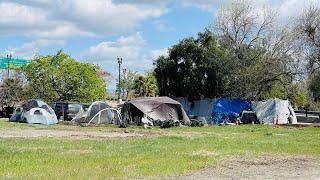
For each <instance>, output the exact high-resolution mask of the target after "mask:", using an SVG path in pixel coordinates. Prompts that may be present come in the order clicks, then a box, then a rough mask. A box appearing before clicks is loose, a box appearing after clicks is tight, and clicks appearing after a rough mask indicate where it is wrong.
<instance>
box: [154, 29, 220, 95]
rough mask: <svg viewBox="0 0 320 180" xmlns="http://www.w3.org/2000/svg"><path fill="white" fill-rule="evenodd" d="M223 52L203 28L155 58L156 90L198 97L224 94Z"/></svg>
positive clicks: (160, 92) (161, 92)
mask: <svg viewBox="0 0 320 180" xmlns="http://www.w3.org/2000/svg"><path fill="white" fill-rule="evenodd" d="M224 55H225V54H224V52H223V51H222V50H221V49H220V48H219V47H218V46H217V42H216V37H215V35H214V34H213V33H211V32H210V31H208V30H206V31H205V32H202V33H199V34H198V37H197V38H196V39H195V38H193V37H191V38H186V39H183V40H182V41H180V42H179V43H178V44H176V45H174V46H172V47H171V48H170V49H169V56H168V57H164V56H161V57H159V58H158V59H157V60H156V61H155V63H154V64H155V66H156V68H155V75H156V78H157V82H158V87H159V94H160V95H167V96H176V97H188V98H189V99H200V98H201V97H211V98H213V97H215V96H221V95H223V94H224V92H225V91H224V90H225V78H224V76H223V75H224V74H225V70H226V69H225V68H224V63H225V62H224V58H225V57H224Z"/></svg>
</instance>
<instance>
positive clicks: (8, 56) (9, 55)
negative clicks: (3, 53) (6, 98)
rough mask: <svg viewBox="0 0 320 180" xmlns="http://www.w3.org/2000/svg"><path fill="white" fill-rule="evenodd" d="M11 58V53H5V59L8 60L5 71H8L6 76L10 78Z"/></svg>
mask: <svg viewBox="0 0 320 180" xmlns="http://www.w3.org/2000/svg"><path fill="white" fill-rule="evenodd" d="M11 58H12V54H7V61H8V67H7V71H8V72H7V73H8V78H10V60H11Z"/></svg>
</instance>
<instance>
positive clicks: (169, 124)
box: [160, 119, 180, 128]
mask: <svg viewBox="0 0 320 180" xmlns="http://www.w3.org/2000/svg"><path fill="white" fill-rule="evenodd" d="M161 123H162V124H161V126H160V127H161V128H171V127H176V126H179V125H180V123H179V122H176V121H175V120H172V119H168V120H164V121H162V122H161Z"/></svg>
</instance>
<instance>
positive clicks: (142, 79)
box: [133, 72, 158, 97]
mask: <svg viewBox="0 0 320 180" xmlns="http://www.w3.org/2000/svg"><path fill="white" fill-rule="evenodd" d="M133 87H134V93H135V96H137V97H154V96H157V94H158V88H157V80H156V78H155V76H154V73H153V72H148V73H146V74H145V75H141V76H138V77H137V78H136V79H135V81H134V86H133Z"/></svg>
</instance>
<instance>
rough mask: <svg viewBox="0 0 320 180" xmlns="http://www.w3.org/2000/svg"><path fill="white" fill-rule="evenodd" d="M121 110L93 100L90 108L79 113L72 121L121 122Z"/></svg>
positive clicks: (86, 122)
mask: <svg viewBox="0 0 320 180" xmlns="http://www.w3.org/2000/svg"><path fill="white" fill-rule="evenodd" d="M120 119H121V118H120V114H119V112H118V111H117V110H116V109H114V108H112V107H111V106H109V105H108V104H107V103H105V102H102V101H95V102H93V103H92V104H91V105H90V106H89V108H88V109H87V110H86V111H84V112H82V113H79V114H77V115H76V116H75V117H74V118H73V119H72V121H73V122H77V123H85V124H120Z"/></svg>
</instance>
